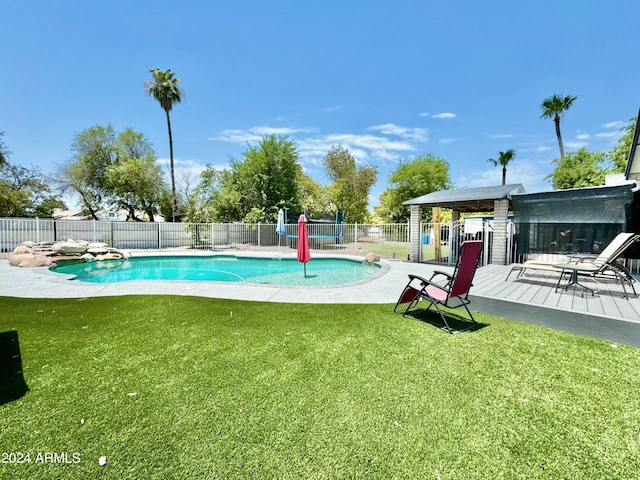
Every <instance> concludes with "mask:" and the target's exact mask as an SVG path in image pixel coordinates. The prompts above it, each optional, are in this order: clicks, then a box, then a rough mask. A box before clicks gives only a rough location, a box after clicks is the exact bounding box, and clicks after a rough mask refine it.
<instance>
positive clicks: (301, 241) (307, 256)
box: [298, 213, 311, 277]
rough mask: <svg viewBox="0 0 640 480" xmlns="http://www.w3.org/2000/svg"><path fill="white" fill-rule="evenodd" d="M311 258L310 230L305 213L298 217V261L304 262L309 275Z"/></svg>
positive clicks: (305, 274)
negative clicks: (308, 266) (308, 264)
mask: <svg viewBox="0 0 640 480" xmlns="http://www.w3.org/2000/svg"><path fill="white" fill-rule="evenodd" d="M309 260H311V252H310V251H309V230H308V229H307V217H305V216H304V213H303V214H302V215H300V217H299V218H298V261H299V262H302V263H303V264H304V276H305V277H306V276H307V262H308V261H309Z"/></svg>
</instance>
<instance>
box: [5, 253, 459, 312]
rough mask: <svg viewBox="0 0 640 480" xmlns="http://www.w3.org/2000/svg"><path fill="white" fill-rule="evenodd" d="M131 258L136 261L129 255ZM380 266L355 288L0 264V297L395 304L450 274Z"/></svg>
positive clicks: (406, 266) (428, 267)
mask: <svg viewBox="0 0 640 480" xmlns="http://www.w3.org/2000/svg"><path fill="white" fill-rule="evenodd" d="M154 255H157V253H154ZM270 255H273V254H270ZM134 256H140V255H139V254H138V255H136V254H134ZM247 256H261V254H259V253H256V252H252V253H248V254H247ZM283 258H284V257H283ZM293 258H295V256H293ZM352 258H357V257H352ZM312 261H313V260H312ZM380 264H381V266H382V269H381V271H380V273H379V274H376V275H374V276H372V277H371V278H369V279H366V280H363V281H360V282H357V283H352V284H348V285H344V286H335V287H303V286H300V287H290V286H273V285H251V284H248V283H230V282H196V281H150V280H145V281H142V280H136V281H131V282H121V283H108V284H97V283H87V282H80V281H73V280H69V276H67V275H62V274H59V273H54V272H51V271H49V270H48V269H47V268H33V269H23V268H19V267H12V266H10V265H9V262H8V261H7V260H0V297H21V298H87V297H105V296H118V295H144V294H149V295H190V296H198V297H212V298H228V299H238V300H256V301H266V302H284V303H395V302H396V301H397V299H398V296H399V295H400V292H401V291H402V289H403V288H404V286H405V284H406V283H407V281H408V277H407V274H409V273H414V274H417V275H421V276H423V277H427V278H428V277H429V276H431V273H432V272H433V270H435V269H437V270H441V271H447V272H451V271H453V268H452V267H446V266H440V265H426V264H417V263H410V262H403V261H394V260H382V261H381V262H380ZM0 302H1V300H0Z"/></svg>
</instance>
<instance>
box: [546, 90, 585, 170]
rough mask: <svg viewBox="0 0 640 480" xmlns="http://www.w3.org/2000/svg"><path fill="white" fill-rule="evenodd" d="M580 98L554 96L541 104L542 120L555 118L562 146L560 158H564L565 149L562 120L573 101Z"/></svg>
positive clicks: (559, 142) (557, 134) (559, 143)
mask: <svg viewBox="0 0 640 480" xmlns="http://www.w3.org/2000/svg"><path fill="white" fill-rule="evenodd" d="M576 98H578V97H572V96H571V95H566V96H564V97H563V96H562V95H558V94H557V93H556V94H554V95H553V96H552V97H549V98H547V99H545V100H544V101H543V102H542V103H541V104H540V108H542V115H541V116H540V118H553V121H554V122H555V124H556V136H557V137H558V145H559V146H560V158H563V157H564V148H563V147H562V135H560V120H561V119H562V115H564V112H566V111H567V110H569V107H571V104H572V103H573V101H574V100H575V99H576Z"/></svg>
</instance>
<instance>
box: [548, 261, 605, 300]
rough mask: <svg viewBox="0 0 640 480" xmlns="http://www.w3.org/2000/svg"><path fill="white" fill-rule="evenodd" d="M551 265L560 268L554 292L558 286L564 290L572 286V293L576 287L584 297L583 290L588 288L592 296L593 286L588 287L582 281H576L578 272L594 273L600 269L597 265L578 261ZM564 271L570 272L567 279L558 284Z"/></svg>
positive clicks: (594, 291) (593, 293)
mask: <svg viewBox="0 0 640 480" xmlns="http://www.w3.org/2000/svg"><path fill="white" fill-rule="evenodd" d="M553 267H554V268H557V269H558V270H561V273H560V278H559V279H558V283H557V284H556V290H555V291H556V292H557V291H558V289H559V288H562V289H564V291H565V292H566V291H567V289H568V288H569V287H571V286H573V291H574V293H575V291H576V288H579V289H580V296H581V297H584V291H585V290H589V291H590V292H591V295H592V296H593V295H595V293H596V291H597V290H594V289H593V288H589V287H587V286H586V285H583V284H582V283H580V282H579V281H578V274H583V275H584V274H586V275H595V274H596V273H597V272H598V271H599V270H600V269H599V268H598V267H597V266H595V265H593V264H580V263H557V264H555V265H554V266H553ZM565 273H569V274H570V277H569V281H568V282H567V283H565V284H564V285H560V282H561V281H562V278H563V277H564V275H565Z"/></svg>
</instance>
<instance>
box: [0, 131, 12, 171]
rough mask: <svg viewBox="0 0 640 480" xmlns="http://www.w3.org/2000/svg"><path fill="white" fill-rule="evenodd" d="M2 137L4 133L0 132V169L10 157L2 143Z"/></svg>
mask: <svg viewBox="0 0 640 480" xmlns="http://www.w3.org/2000/svg"><path fill="white" fill-rule="evenodd" d="M3 136H4V132H0V168H2V166H3V165H5V164H7V163H8V162H9V156H10V155H11V152H9V150H8V149H7V146H6V145H5V144H4V142H3V141H2V137H3Z"/></svg>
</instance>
